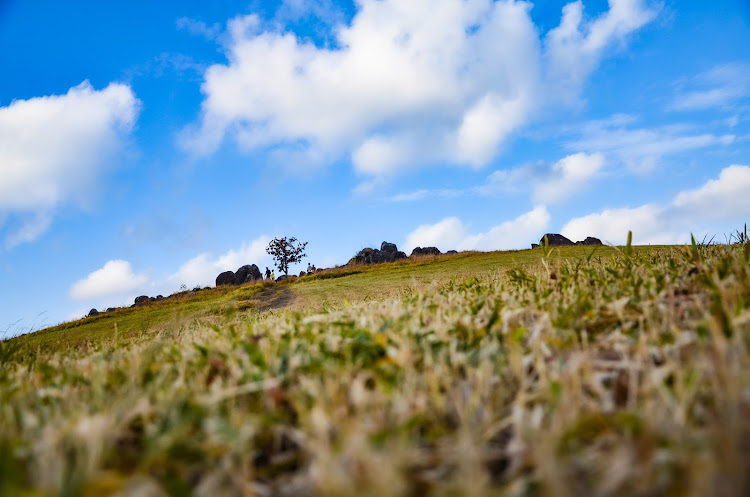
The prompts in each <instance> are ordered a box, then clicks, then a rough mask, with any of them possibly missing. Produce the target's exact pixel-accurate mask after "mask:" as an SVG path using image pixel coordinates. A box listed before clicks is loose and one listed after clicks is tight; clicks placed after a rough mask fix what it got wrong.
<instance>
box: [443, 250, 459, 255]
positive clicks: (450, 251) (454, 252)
mask: <svg viewBox="0 0 750 497" xmlns="http://www.w3.org/2000/svg"><path fill="white" fill-rule="evenodd" d="M457 253H458V250H449V251H448V252H446V254H448V255H453V254H457Z"/></svg>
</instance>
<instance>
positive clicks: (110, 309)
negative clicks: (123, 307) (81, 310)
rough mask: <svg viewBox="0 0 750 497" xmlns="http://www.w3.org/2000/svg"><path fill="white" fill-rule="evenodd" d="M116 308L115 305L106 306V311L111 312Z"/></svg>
mask: <svg viewBox="0 0 750 497" xmlns="http://www.w3.org/2000/svg"><path fill="white" fill-rule="evenodd" d="M116 310H117V307H107V311H106V312H112V311H116Z"/></svg>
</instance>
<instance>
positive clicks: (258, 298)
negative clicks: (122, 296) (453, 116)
mask: <svg viewBox="0 0 750 497" xmlns="http://www.w3.org/2000/svg"><path fill="white" fill-rule="evenodd" d="M749 260H750V248H749V246H748V245H747V244H737V245H733V246H703V245H694V246H693V247H624V248H620V249H615V248H607V247H604V248H600V249H598V250H597V251H596V252H595V253H594V254H593V255H592V249H591V248H589V247H570V248H564V249H555V250H554V251H552V253H549V254H548V253H546V252H545V251H543V250H541V249H540V250H535V251H518V252H497V253H489V254H460V255H457V256H452V257H438V258H431V259H424V260H420V261H408V262H397V263H393V264H389V265H383V266H379V267H357V268H342V269H339V270H336V271H332V272H331V273H329V274H320V275H316V276H315V277H311V278H301V279H299V280H296V281H294V282H291V283H284V284H272V285H265V286H262V285H255V286H247V287H242V288H236V289H226V288H221V289H212V290H205V291H201V292H197V293H196V294H195V295H192V296H191V295H190V294H183V295H180V296H176V297H174V298H173V299H171V300H167V301H164V302H160V303H156V304H154V305H151V306H147V307H143V308H137V309H125V310H120V311H116V312H115V313H112V314H106V315H103V316H99V317H96V318H88V319H85V320H82V321H79V322H76V323H69V324H66V325H62V326H59V327H56V328H53V329H49V330H45V331H43V332H39V333H36V334H32V335H28V336H24V337H18V338H16V339H13V340H8V341H5V342H0V346H1V348H0V495H165V494H166V495H321V496H349V495H363V496H386V495H387V496H390V495H404V496H411V495H436V496H438V495H445V496H448V495H488V496H489V495H528V496H533V495H571V496H574V495H602V496H606V495H643V496H647V495H696V496H698V495H746V494H748V491H750V481H748V478H749V477H748V475H750V455H748V454H747V451H746V449H745V448H746V447H747V445H748V444H749V443H750V355H749V354H748V351H750V348H749V346H750V262H749ZM115 324H116V326H115Z"/></svg>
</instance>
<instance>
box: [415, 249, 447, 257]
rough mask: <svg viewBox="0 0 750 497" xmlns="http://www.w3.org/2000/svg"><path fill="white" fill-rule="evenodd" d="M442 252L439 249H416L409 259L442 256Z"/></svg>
mask: <svg viewBox="0 0 750 497" xmlns="http://www.w3.org/2000/svg"><path fill="white" fill-rule="evenodd" d="M440 254H441V252H440V250H438V248H437V247H415V248H414V250H412V251H411V255H410V256H409V257H415V256H420V255H440Z"/></svg>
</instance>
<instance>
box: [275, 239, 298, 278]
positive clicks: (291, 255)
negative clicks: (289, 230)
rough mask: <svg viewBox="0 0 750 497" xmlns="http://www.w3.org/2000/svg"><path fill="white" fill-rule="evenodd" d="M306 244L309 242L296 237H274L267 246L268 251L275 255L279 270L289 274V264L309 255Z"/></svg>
mask: <svg viewBox="0 0 750 497" xmlns="http://www.w3.org/2000/svg"><path fill="white" fill-rule="evenodd" d="M306 246H307V242H300V241H298V240H297V239H296V238H295V237H291V238H287V237H284V238H274V239H273V240H271V243H269V244H268V247H266V252H268V253H269V254H270V255H271V256H272V257H273V260H274V261H275V262H276V267H277V268H278V269H279V271H280V272H282V273H284V274H285V275H287V276H288V275H289V264H296V263H298V262H301V261H302V258H303V257H307V254H305V247H306Z"/></svg>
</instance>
